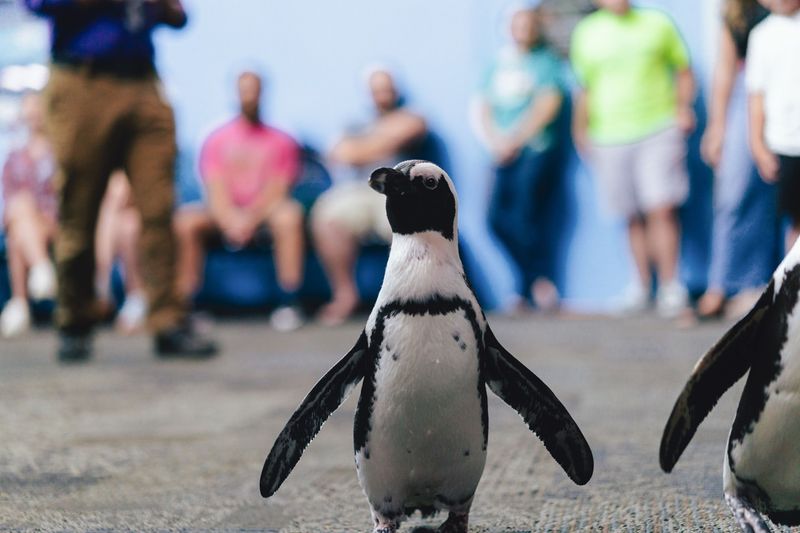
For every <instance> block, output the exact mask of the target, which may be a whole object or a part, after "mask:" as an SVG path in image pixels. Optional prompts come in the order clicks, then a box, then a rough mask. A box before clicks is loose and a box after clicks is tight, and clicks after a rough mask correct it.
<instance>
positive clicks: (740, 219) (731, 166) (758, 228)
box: [708, 76, 782, 295]
mask: <svg viewBox="0 0 800 533" xmlns="http://www.w3.org/2000/svg"><path fill="white" fill-rule="evenodd" d="M742 81H743V80H742V78H741V76H740V78H739V80H738V81H737V86H736V87H735V88H734V91H733V94H732V95H731V101H730V105H729V108H728V117H727V127H726V130H725V143H724V145H723V148H722V161H720V165H719V168H717V175H716V178H715V180H716V181H715V183H714V224H713V228H712V240H711V264H710V265H709V272H708V288H709V289H710V290H717V291H721V292H724V293H725V294H727V295H732V294H736V293H738V292H740V291H743V290H747V289H753V288H759V287H761V286H763V285H765V284H766V283H767V282H768V281H769V279H770V276H771V275H772V272H773V271H774V270H775V267H777V265H778V261H779V260H780V255H779V254H780V249H781V246H782V244H781V230H780V222H779V217H778V212H777V198H776V191H775V186H774V185H770V184H768V183H765V182H764V180H762V179H761V177H760V176H759V175H758V171H757V170H756V168H755V164H754V163H753V160H752V158H751V156H750V148H749V146H748V140H747V131H748V130H747V99H746V95H745V93H744V89H743V83H742Z"/></svg>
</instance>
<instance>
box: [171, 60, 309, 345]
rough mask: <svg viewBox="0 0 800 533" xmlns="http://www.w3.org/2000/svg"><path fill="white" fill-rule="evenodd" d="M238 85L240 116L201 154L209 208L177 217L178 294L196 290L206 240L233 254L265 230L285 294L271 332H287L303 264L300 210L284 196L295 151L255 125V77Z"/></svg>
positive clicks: (298, 321) (245, 76)
mask: <svg viewBox="0 0 800 533" xmlns="http://www.w3.org/2000/svg"><path fill="white" fill-rule="evenodd" d="M237 84H238V91H239V115H238V116H237V117H236V118H234V119H233V120H231V121H230V122H228V123H227V124H225V125H224V126H222V127H220V128H218V129H217V130H216V131H214V132H213V133H212V134H211V135H210V136H209V137H208V139H206V141H205V143H204V144H203V149H202V152H201V154H200V174H201V175H202V178H203V181H204V184H205V188H206V197H207V200H208V205H207V206H206V205H202V204H201V205H197V204H191V205H188V206H185V207H184V208H182V209H181V210H180V211H179V212H178V216H177V217H176V221H175V226H176V231H177V234H178V242H179V245H180V255H179V269H178V272H179V274H178V287H179V292H180V293H181V295H182V296H183V297H184V298H185V299H187V300H189V299H191V297H192V296H194V293H195V292H196V291H197V289H198V287H199V286H200V282H201V277H202V271H203V256H204V254H205V241H206V239H207V237H208V236H209V235H212V234H215V233H216V234H221V236H222V237H223V238H224V240H225V241H226V242H227V243H228V244H229V245H232V246H233V247H236V248H239V247H243V246H247V245H248V244H249V243H251V242H252V241H253V239H254V238H257V237H258V236H259V233H260V232H262V231H264V230H266V231H268V232H269V235H270V237H271V238H272V241H273V243H274V253H275V265H276V270H277V274H278V285H280V287H281V289H282V291H283V293H284V294H283V302H282V303H281V305H280V306H279V307H278V308H277V309H276V310H275V311H273V313H272V315H271V317H270V322H271V324H272V326H273V328H275V329H276V330H279V331H290V330H294V329H297V328H298V327H300V326H301V325H302V323H303V316H302V313H301V311H300V308H299V306H298V305H297V291H298V289H299V288H300V284H301V283H302V281H303V266H304V258H305V239H304V235H303V208H302V206H301V205H300V204H299V203H298V202H297V201H296V200H294V199H293V198H292V197H291V190H292V186H293V185H294V183H295V181H296V180H297V177H298V174H299V172H300V151H299V148H298V146H297V144H296V143H295V142H294V140H293V139H292V138H291V137H289V136H288V135H287V134H285V133H283V132H282V131H280V130H278V129H276V128H273V127H271V126H268V125H267V124H265V123H264V122H263V121H262V119H261V89H262V81H261V77H260V76H259V75H258V74H256V73H254V72H249V71H246V72H243V73H242V74H241V75H240V76H239V78H238V81H237Z"/></svg>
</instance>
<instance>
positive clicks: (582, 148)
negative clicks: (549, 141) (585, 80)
mask: <svg viewBox="0 0 800 533" xmlns="http://www.w3.org/2000/svg"><path fill="white" fill-rule="evenodd" d="M574 100H575V104H574V106H573V107H574V109H573V111H572V142H573V143H574V144H575V148H576V149H577V150H578V153H579V154H580V155H581V156H582V157H586V156H587V155H588V153H589V104H588V98H587V96H586V91H585V90H584V89H582V88H579V89H578V90H577V91H576V92H575V95H574Z"/></svg>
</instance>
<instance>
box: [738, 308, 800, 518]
mask: <svg viewBox="0 0 800 533" xmlns="http://www.w3.org/2000/svg"><path fill="white" fill-rule="evenodd" d="M797 316H798V313H796V312H795V313H794V315H793V316H792V317H791V318H790V321H789V322H790V323H789V335H788V338H789V340H788V342H787V343H786V344H785V346H784V347H783V350H782V353H781V365H782V370H781V373H780V375H779V376H778V379H776V380H775V381H774V382H772V383H771V384H770V386H769V388H768V392H769V397H768V400H767V403H766V405H765V406H764V410H763V412H762V413H761V416H760V417H759V419H758V423H757V424H756V425H755V427H754V428H753V431H752V432H751V433H749V434H747V435H745V437H744V439H743V441H742V442H741V444H734V446H733V448H732V449H731V457H732V458H733V460H734V466H735V468H736V477H738V478H740V479H744V480H750V481H755V482H756V483H757V484H758V486H759V487H761V489H763V490H764V492H766V493H767V495H768V496H769V498H770V500H771V502H772V505H773V507H774V508H775V509H776V510H785V511H788V510H794V509H800V335H798V333H800V328H798V320H797Z"/></svg>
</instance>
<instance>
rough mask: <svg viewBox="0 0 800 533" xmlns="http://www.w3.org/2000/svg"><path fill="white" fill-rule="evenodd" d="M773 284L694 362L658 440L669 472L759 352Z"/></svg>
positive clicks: (771, 297) (666, 469)
mask: <svg viewBox="0 0 800 533" xmlns="http://www.w3.org/2000/svg"><path fill="white" fill-rule="evenodd" d="M774 295H775V283H774V281H773V282H770V284H769V286H768V287H767V289H766V290H765V291H764V293H763V294H762V295H761V298H759V300H758V302H756V304H755V306H753V308H752V309H751V310H750V312H749V313H747V315H746V316H745V317H744V318H742V319H741V320H739V322H737V323H736V324H735V325H734V326H733V327H732V328H731V329H730V330H728V332H727V333H726V334H725V335H724V336H723V337H722V338H721V339H720V340H719V341H718V342H717V343H716V344H715V345H714V346H712V347H711V349H710V350H709V351H708V352H707V353H706V354H705V355H704V356H703V357H702V358H701V359H700V360H699V361H698V362H697V364H696V365H695V367H694V370H693V372H692V375H691V377H690V378H689V381H688V382H687V383H686V385H685V386H684V388H683V391H682V392H681V395H680V396H679V397H678V399H677V400H676V401H675V406H674V407H673V408H672V413H671V414H670V417H669V420H668V421H667V425H666V427H665V428H664V434H663V436H662V437H661V448H660V451H659V462H660V463H661V469H662V470H664V472H671V471H672V469H673V467H674V466H675V463H677V462H678V459H679V458H680V456H681V454H682V453H683V450H684V449H686V446H687V445H688V444H689V441H691V440H692V437H693V436H694V434H695V432H696V431H697V428H698V426H700V423H701V422H702V421H703V420H704V419H705V417H706V416H707V415H708V413H710V412H711V409H713V408H714V406H715V405H716V403H717V401H718V400H719V399H720V398H721V397H722V395H723V394H724V393H725V391H727V390H728V389H729V388H730V387H731V386H733V384H734V383H736V382H737V381H739V379H741V378H742V376H744V375H745V374H746V373H747V371H748V370H749V369H750V367H751V366H752V364H753V357H754V356H757V355H758V353H759V350H757V349H756V347H755V346H754V344H755V343H756V342H757V340H758V337H759V333H758V332H759V328H760V325H761V323H762V322H763V321H764V317H765V316H766V315H767V314H768V313H769V311H770V307H771V306H772V302H773V300H774Z"/></svg>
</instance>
